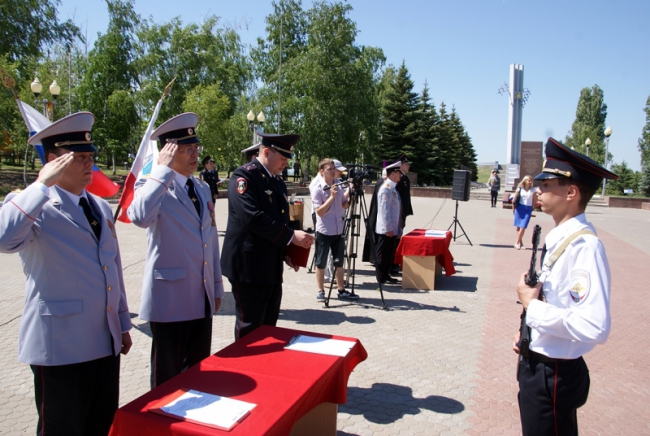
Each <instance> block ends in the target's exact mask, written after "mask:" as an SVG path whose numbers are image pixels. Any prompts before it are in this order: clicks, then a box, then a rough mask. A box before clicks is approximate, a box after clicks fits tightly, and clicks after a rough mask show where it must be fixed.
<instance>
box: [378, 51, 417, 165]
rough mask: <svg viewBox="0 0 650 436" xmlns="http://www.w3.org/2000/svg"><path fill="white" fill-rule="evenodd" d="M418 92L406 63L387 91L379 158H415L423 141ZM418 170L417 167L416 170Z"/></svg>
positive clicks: (382, 116)
mask: <svg viewBox="0 0 650 436" xmlns="http://www.w3.org/2000/svg"><path fill="white" fill-rule="evenodd" d="M417 109H418V95H417V94H416V93H415V92H413V81H412V80H411V76H410V74H409V72H408V70H407V68H406V65H405V63H404V62H402V66H401V67H400V69H399V71H398V72H397V77H396V78H395V82H394V83H392V84H391V85H390V87H389V89H388V90H387V92H386V94H385V101H384V105H383V107H382V110H381V135H380V139H379V143H378V144H377V147H376V148H375V158H376V159H377V160H388V161H393V160H396V159H397V158H399V156H400V155H401V154H402V153H405V154H406V155H407V157H408V158H409V160H411V161H412V160H413V159H414V158H415V156H416V154H417V150H418V149H419V147H420V142H421V141H422V137H421V130H420V128H419V126H418V123H419V120H418V110H417ZM413 170H414V171H415V168H414V169H413Z"/></svg>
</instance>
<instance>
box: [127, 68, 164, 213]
mask: <svg viewBox="0 0 650 436" xmlns="http://www.w3.org/2000/svg"><path fill="white" fill-rule="evenodd" d="M172 82H173V81H172ZM163 99H164V96H163V98H161V99H160V100H158V104H156V109H155V110H154V111H153V115H152V116H151V120H149V125H148V126H147V130H146V132H145V133H144V136H143V137H142V141H141V142H140V148H138V154H137V155H136V156H135V159H134V160H133V165H131V172H129V175H128V176H126V182H124V189H123V190H122V196H121V197H120V201H119V203H118V212H116V213H119V215H118V216H117V220H118V221H122V222H123V223H130V222H131V220H130V219H129V217H128V216H127V214H126V211H127V209H128V208H129V206H130V205H131V202H132V201H133V194H134V186H135V182H136V180H139V179H141V178H143V177H149V175H150V174H151V170H152V168H153V166H154V165H156V164H157V163H158V143H157V141H152V140H151V132H153V126H154V124H155V123H156V120H157V119H158V113H159V112H160V107H161V106H162V103H163Z"/></svg>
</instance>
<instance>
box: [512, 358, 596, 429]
mask: <svg viewBox="0 0 650 436" xmlns="http://www.w3.org/2000/svg"><path fill="white" fill-rule="evenodd" d="M588 394H589V370H588V369H587V364H586V363H585V361H584V359H583V358H582V357H579V358H578V359H573V360H564V361H560V362H553V363H542V362H536V361H534V360H529V359H523V361H522V362H521V363H520V365H519V394H518V396H517V399H518V400H519V413H520V415H521V428H522V433H523V435H524V436H547V435H553V436H555V435H559V436H572V435H577V434H578V418H577V409H578V407H581V406H582V405H584V404H585V403H586V402H587V396H588Z"/></svg>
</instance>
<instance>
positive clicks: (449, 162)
mask: <svg viewBox="0 0 650 436" xmlns="http://www.w3.org/2000/svg"><path fill="white" fill-rule="evenodd" d="M438 114H439V119H440V123H439V124H438V129H437V131H438V153H439V164H438V165H437V174H436V176H437V181H436V184H437V185H441V186H451V184H452V182H453V179H454V169H456V165H457V164H456V153H455V149H456V145H457V144H456V137H455V135H454V131H453V129H452V125H451V116H450V114H449V113H448V112H447V105H445V102H442V103H440V109H439V110H438Z"/></svg>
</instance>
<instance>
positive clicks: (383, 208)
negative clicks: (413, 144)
mask: <svg viewBox="0 0 650 436" xmlns="http://www.w3.org/2000/svg"><path fill="white" fill-rule="evenodd" d="M400 164H401V163H400V162H395V163H394V164H391V165H388V166H387V167H386V175H387V178H386V181H385V182H384V183H383V184H381V186H380V188H379V192H378V194H377V224H376V227H375V234H376V235H377V236H376V240H377V248H376V250H377V261H376V263H375V270H376V273H377V280H378V281H379V282H380V283H396V282H397V280H396V279H394V278H392V277H391V276H390V275H389V269H390V266H391V264H392V263H393V258H394V253H395V241H396V240H397V237H398V236H399V235H400V233H401V230H402V228H401V226H400V213H401V210H402V205H401V201H400V198H399V194H398V193H397V189H396V187H395V185H396V184H397V183H398V182H399V180H400V178H401V177H402V172H401V171H400Z"/></svg>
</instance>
